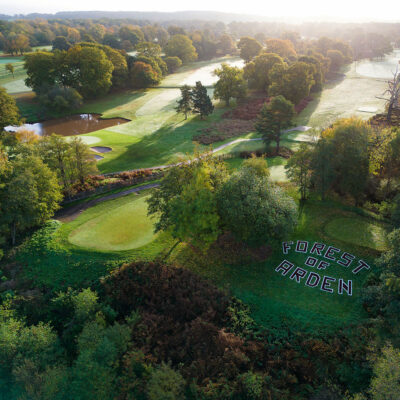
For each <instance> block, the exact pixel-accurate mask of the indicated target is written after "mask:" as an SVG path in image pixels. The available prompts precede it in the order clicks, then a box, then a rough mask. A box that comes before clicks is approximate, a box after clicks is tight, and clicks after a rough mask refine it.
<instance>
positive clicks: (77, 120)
mask: <svg viewBox="0 0 400 400" xmlns="http://www.w3.org/2000/svg"><path fill="white" fill-rule="evenodd" d="M126 122H129V120H128V119H125V118H108V119H102V118H101V114H76V115H70V116H68V117H63V118H56V119H51V120H48V121H44V122H38V123H36V124H25V125H21V126H7V127H6V128H5V130H6V131H9V132H17V131H18V130H21V129H25V130H29V131H32V132H34V133H36V134H37V135H39V136H47V135H51V134H52V133H56V134H57V135H62V136H73V135H82V134H84V133H90V132H94V131H98V130H99V129H105V128H109V127H111V126H115V125H120V124H125V123H126Z"/></svg>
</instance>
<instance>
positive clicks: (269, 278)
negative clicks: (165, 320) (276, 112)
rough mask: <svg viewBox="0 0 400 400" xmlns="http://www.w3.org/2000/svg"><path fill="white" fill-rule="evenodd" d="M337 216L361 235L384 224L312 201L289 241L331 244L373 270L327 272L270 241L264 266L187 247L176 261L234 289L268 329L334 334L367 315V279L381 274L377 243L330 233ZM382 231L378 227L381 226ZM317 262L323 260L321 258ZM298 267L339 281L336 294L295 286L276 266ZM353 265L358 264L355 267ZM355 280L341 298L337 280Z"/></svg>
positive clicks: (332, 267) (333, 266) (176, 254)
mask: <svg viewBox="0 0 400 400" xmlns="http://www.w3.org/2000/svg"><path fill="white" fill-rule="evenodd" d="M339 218H346V219H349V220H351V221H353V223H354V225H357V226H358V234H359V235H361V236H363V235H364V236H365V237H368V232H370V230H371V226H374V227H380V226H381V224H380V223H379V222H377V221H374V220H371V219H370V218H367V217H362V216H360V215H359V210H357V209H352V208H351V207H345V206H341V205H340V204H337V203H333V202H326V203H323V202H320V201H316V200H310V201H308V202H307V203H306V204H305V205H304V206H303V207H302V208H301V213H300V218H299V225H298V226H297V228H296V230H295V231H294V232H293V234H292V235H290V236H289V237H287V238H286V240H287V241H293V242H294V243H295V242H296V241H297V240H307V241H309V242H310V243H314V242H321V243H324V244H326V245H328V246H329V245H332V246H335V247H337V248H339V249H340V250H341V251H347V252H349V253H351V254H354V255H355V256H356V257H357V259H363V260H365V261H366V262H368V263H369V265H370V266H371V270H370V271H367V270H364V271H362V272H360V273H358V274H353V273H352V270H353V267H351V268H345V267H343V266H341V265H339V264H337V263H336V262H330V265H329V266H328V267H327V268H326V269H321V270H318V269H316V268H315V267H308V266H305V265H304V263H305V260H306V258H307V256H308V255H304V254H299V253H296V252H295V251H293V248H292V249H291V250H290V251H289V253H288V255H284V254H283V253H282V247H281V244H280V243H270V245H271V246H272V249H271V251H272V254H271V255H270V256H269V257H268V259H267V260H266V261H264V262H258V263H240V264H237V265H227V264H223V263H218V264H217V265H216V262H215V260H214V259H210V258H208V257H207V255H202V254H200V255H199V254H193V252H191V251H190V250H189V249H188V248H185V247H183V246H181V247H180V248H179V250H177V251H176V252H174V253H173V255H172V257H173V260H174V262H176V263H177V264H178V265H181V266H184V267H187V268H190V269H192V270H193V271H195V272H197V273H199V274H201V275H203V276H206V277H207V278H209V279H211V280H212V281H213V282H216V283H217V284H218V285H220V286H222V287H226V288H228V289H229V290H231V291H232V293H233V294H234V295H236V296H237V297H239V298H240V299H242V300H243V301H244V302H245V303H247V304H249V305H250V306H251V310H252V313H253V317H254V318H255V319H256V320H257V322H259V323H261V324H262V325H264V326H269V327H270V326H275V327H277V326H285V324H290V325H291V326H292V327H294V329H309V330H310V331H315V330H316V329H320V330H331V329H335V328H338V327H341V326H344V325H346V324H348V323H353V322H357V321H359V320H360V319H362V318H364V316H365V314H364V311H363V309H362V305H361V303H360V297H359V296H360V292H361V288H362V286H363V283H364V281H365V280H366V279H367V277H368V275H369V274H370V273H371V272H372V273H378V271H377V269H376V267H375V266H374V265H373V263H374V259H375V258H376V257H377V256H378V254H379V253H378V252H377V251H376V245H375V242H374V241H373V240H370V241H368V240H366V241H364V242H362V243H353V240H349V236H348V235H347V236H346V235H343V236H342V232H343V230H342V229H341V226H333V228H332V229H330V230H329V232H327V230H326V229H325V226H326V225H329V224H330V223H331V221H336V220H337V219H339ZM378 229H380V228H378ZM317 258H318V259H319V260H325V261H326V259H324V258H322V257H317ZM284 259H286V260H288V261H290V262H292V263H293V264H295V266H296V267H301V268H304V269H306V270H307V271H308V272H316V273H318V274H319V275H320V276H321V279H322V277H323V276H325V275H326V276H329V277H332V278H334V279H336V281H335V282H334V283H332V288H333V290H334V292H333V293H327V292H324V291H322V290H321V285H319V286H318V287H316V288H310V287H307V286H306V285H305V284H304V281H302V282H300V283H297V282H296V281H295V280H292V279H290V277H289V276H282V275H281V274H280V273H278V272H276V271H275V268H276V267H277V266H278V265H279V264H280V263H281V262H282V261H283V260H284ZM354 265H355V264H354ZM339 278H342V279H344V280H345V281H346V282H347V281H348V280H352V281H353V293H352V296H348V295H347V294H342V295H340V294H338V286H337V284H338V279H339Z"/></svg>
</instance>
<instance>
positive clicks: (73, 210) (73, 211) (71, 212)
mask: <svg viewBox="0 0 400 400" xmlns="http://www.w3.org/2000/svg"><path fill="white" fill-rule="evenodd" d="M158 186H159V184H158V183H149V184H148V185H143V186H139V187H135V188H130V189H127V190H123V191H122V192H118V193H112V194H108V195H105V196H103V197H99V198H97V199H93V200H89V201H87V202H86V203H81V204H77V205H75V206H71V207H67V208H62V209H61V210H60V211H58V212H57V213H56V215H55V216H54V218H55V219H57V220H59V221H61V222H70V221H73V220H74V219H75V218H77V217H78V216H79V215H81V214H82V212H83V211H85V210H87V209H88V208H91V207H93V206H94V205H96V204H98V203H102V202H103V201H108V200H114V199H118V198H119V197H122V196H127V195H128V194H132V193H138V192H141V191H142V190H147V189H152V188H155V187H158Z"/></svg>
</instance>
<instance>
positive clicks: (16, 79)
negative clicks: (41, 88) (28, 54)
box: [0, 57, 30, 94]
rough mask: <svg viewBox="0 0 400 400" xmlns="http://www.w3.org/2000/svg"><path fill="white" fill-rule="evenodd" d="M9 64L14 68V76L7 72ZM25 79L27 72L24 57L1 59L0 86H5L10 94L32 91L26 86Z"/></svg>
mask: <svg viewBox="0 0 400 400" xmlns="http://www.w3.org/2000/svg"><path fill="white" fill-rule="evenodd" d="M8 63H11V64H12V65H13V66H14V76H13V75H12V74H11V73H10V72H8V71H7V70H6V64H8ZM25 78H26V72H25V70H24V62H23V58H22V57H0V86H3V87H4V88H5V89H6V90H7V92H8V93H11V94H14V93H20V92H26V91H30V88H28V87H26V86H25V82H24V79H25Z"/></svg>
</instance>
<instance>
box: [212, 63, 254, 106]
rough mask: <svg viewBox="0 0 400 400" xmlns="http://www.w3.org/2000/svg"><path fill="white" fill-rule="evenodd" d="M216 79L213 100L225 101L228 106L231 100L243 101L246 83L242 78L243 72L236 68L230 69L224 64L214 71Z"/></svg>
mask: <svg viewBox="0 0 400 400" xmlns="http://www.w3.org/2000/svg"><path fill="white" fill-rule="evenodd" d="M214 73H215V75H217V77H218V81H217V83H216V84H215V85H214V87H215V90H214V98H216V99H221V100H224V101H225V104H226V105H227V106H229V103H230V100H231V99H232V98H234V99H236V100H240V99H243V98H244V97H245V96H246V82H245V80H244V77H243V70H241V69H240V68H238V67H231V66H229V65H228V64H226V63H223V64H222V65H221V68H218V69H216V70H215V71H214Z"/></svg>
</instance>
